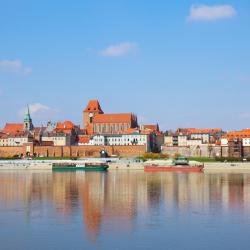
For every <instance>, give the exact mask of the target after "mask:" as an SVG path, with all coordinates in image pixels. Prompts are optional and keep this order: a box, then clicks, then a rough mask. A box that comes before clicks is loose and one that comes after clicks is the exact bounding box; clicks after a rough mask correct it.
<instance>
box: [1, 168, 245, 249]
mask: <svg viewBox="0 0 250 250" xmlns="http://www.w3.org/2000/svg"><path fill="white" fill-rule="evenodd" d="M249 239H250V174H247V173H245V174H237V173H234V174H232V173H214V174H209V173H185V174H184V173H183V174H182V173H144V172H143V171H122V170H119V171H109V172H107V173H101V172H86V173H85V172H77V173H76V172H51V171H25V170H24V171H1V172H0V242H1V243H0V244H1V245H0V246H1V247H0V249H1V250H5V249H11V250H12V249H21V250H22V249H25V250H27V249H32V250H33V249H36V250H40V249H60V250H62V249H88V250H91V249H107V250H116V249H117V250H125V249H130V250H134V249H135V250H136V249H143V250H146V249H169V250H177V249H178V250H179V249H180V250H186V249H190V250H195V249H197V250H198V249H199V250H200V249H207V250H213V249H220V250H224V249H225V250H231V249H232V250H235V249H237V250H241V249H242V250H243V249H246V250H249V249H250V241H249Z"/></svg>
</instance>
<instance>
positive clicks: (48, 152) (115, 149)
mask: <svg viewBox="0 0 250 250" xmlns="http://www.w3.org/2000/svg"><path fill="white" fill-rule="evenodd" d="M101 150H105V151H107V153H108V155H109V156H111V155H117V156H121V157H135V156H140V155H143V154H144V153H145V152H146V146H144V145H143V146H139V145H135V146H64V147H60V146H35V145H32V144H29V145H24V146H23V147H0V157H13V156H14V155H21V154H23V155H26V154H27V153H30V155H36V156H43V157H99V156H100V151H101Z"/></svg>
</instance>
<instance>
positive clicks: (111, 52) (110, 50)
mask: <svg viewBox="0 0 250 250" xmlns="http://www.w3.org/2000/svg"><path fill="white" fill-rule="evenodd" d="M136 48H137V45H136V44H135V43H131V42H124V43H120V44H115V45H110V46H109V47H107V48H105V49H104V50H102V51H101V52H100V54H101V55H102V56H106V57H119V56H125V55H127V54H130V53H132V52H135V50H136Z"/></svg>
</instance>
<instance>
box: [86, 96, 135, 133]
mask: <svg viewBox="0 0 250 250" xmlns="http://www.w3.org/2000/svg"><path fill="white" fill-rule="evenodd" d="M83 124H84V128H85V131H86V133H87V134H89V135H92V134H103V133H105V134H116V133H119V132H120V131H124V130H127V129H129V128H136V127H138V124H137V117H136V115H134V114H132V113H121V114H104V112H103V111H102V109H101V106H100V104H99V102H98V100H91V101H89V103H88V105H87V107H86V108H85V109H84V111H83Z"/></svg>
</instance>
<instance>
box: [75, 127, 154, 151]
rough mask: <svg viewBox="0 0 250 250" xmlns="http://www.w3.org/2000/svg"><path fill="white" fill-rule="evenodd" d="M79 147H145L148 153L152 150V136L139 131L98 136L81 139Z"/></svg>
mask: <svg viewBox="0 0 250 250" xmlns="http://www.w3.org/2000/svg"><path fill="white" fill-rule="evenodd" d="M78 145H95V146H133V145H145V146H146V149H147V151H148V150H150V136H149V135H148V134H141V133H140V132H139V131H138V132H134V133H130V134H128V133H124V134H96V135H94V136H93V137H91V138H89V139H87V138H86V137H82V138H80V139H79V142H78Z"/></svg>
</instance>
